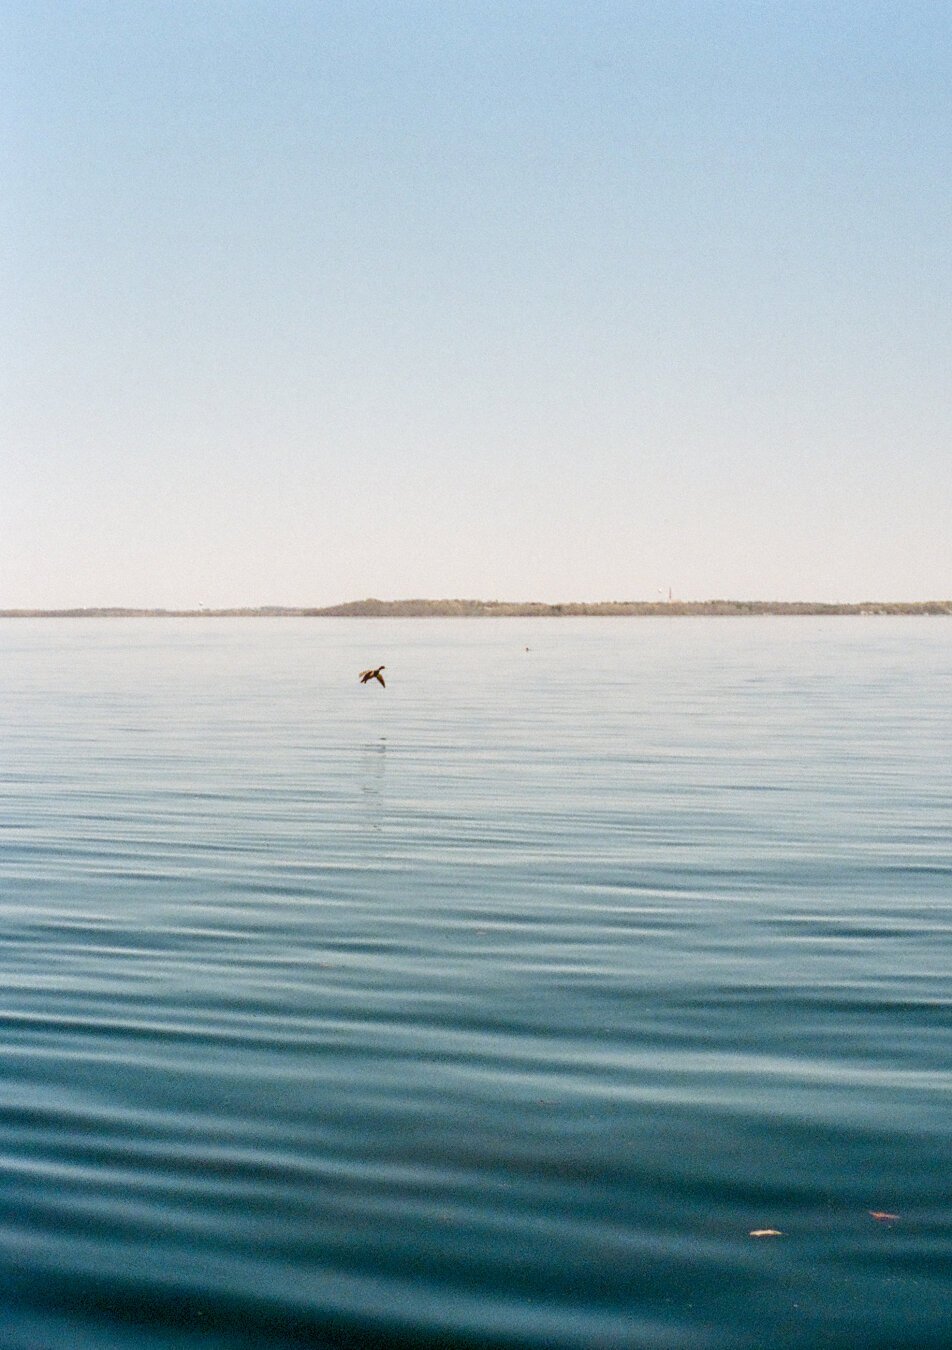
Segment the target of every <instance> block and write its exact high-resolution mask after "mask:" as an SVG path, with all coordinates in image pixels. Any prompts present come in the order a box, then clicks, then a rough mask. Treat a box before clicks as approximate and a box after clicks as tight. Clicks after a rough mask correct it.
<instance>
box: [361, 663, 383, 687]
mask: <svg viewBox="0 0 952 1350" xmlns="http://www.w3.org/2000/svg"><path fill="white" fill-rule="evenodd" d="M386 669H387V667H386V666H378V667H377V669H376V670H362V671H361V672H360V683H361V684H366V683H367V681H368V680H379V681H380V683H381V684H382V685H383V687H384V689H386V687H387V683H386V681H385V680H384V678H383V676H382V675H381V673H380V672H381V671H382V670H386Z"/></svg>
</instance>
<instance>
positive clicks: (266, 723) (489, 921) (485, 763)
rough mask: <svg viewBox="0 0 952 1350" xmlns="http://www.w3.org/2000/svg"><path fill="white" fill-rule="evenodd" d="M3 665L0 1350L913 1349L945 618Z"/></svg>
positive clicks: (40, 639)
mask: <svg viewBox="0 0 952 1350" xmlns="http://www.w3.org/2000/svg"><path fill="white" fill-rule="evenodd" d="M526 646H529V648H530V649H531V650H530V651H526V650H525V647H526ZM0 649H2V650H0V655H2V660H0V737H2V758H0V787H2V813H0V917H2V923H0V977H2V978H0V1027H2V1036H0V1345H2V1347H3V1350H146V1348H148V1350H159V1348H161V1350H166V1348H169V1350H171V1347H183V1348H184V1347H193V1346H195V1347H203V1350H204V1348H205V1347H209V1348H212V1347H214V1348H215V1350H225V1348H229V1350H230V1348H231V1347H248V1350H252V1348H253V1350H258V1348H259V1347H276V1348H278V1350H282V1348H283V1347H292V1346H328V1347H353V1348H355V1350H380V1348H381V1347H386V1348H389V1347H397V1346H400V1347H404V1346H406V1347H411V1346H413V1347H415V1346H421V1347H423V1346H453V1347H456V1346H459V1347H466V1346H497V1345H498V1346H525V1347H538V1348H539V1350H542V1348H545V1350H549V1347H553V1348H558V1347H578V1348H579V1350H597V1348H599V1347H626V1348H628V1347H630V1348H632V1350H637V1348H639V1347H648V1348H653V1347H679V1350H694V1347H700V1348H702V1350H703V1348H706V1347H741V1348H745V1347H755V1346H757V1347H760V1346H771V1347H815V1346H828V1345H829V1346H844V1347H846V1346H855V1347H857V1348H862V1350H868V1348H870V1347H877V1348H878V1347H881V1348H882V1350H886V1347H888V1348H889V1350H896V1348H897V1347H936V1348H937V1350H938V1348H939V1347H941V1350H948V1347H949V1346H952V1148H950V1145H952V1034H950V1030H952V1028H950V1024H952V1015H950V1014H952V987H950V973H952V915H950V902H952V756H950V749H952V735H950V733H952V621H946V620H943V619H931V620H920V619H910V618H906V619H898V620H894V619H885V618H874V619H847V618H838V619H825V620H824V619H792V620H791V619H787V620H784V619H763V618H761V619H754V620H737V619H721V620H716V619H715V620H711V619H698V620H691V619H679V620H646V619H643V620H607V621H603V620H596V619H587V620H536V621H534V622H532V621H527V622H524V621H520V620H503V621H489V620H468V621H467V620H462V621H453V620H429V621H425V622H414V621H403V622H393V621H379V620H378V621H356V620H350V621H348V620H342V621H330V620H319V621H313V620H312V621H307V620H303V621H301V620H276V621H257V622H255V621H244V622H242V621H221V620H207V621H201V620H193V621H187V620H186V621H167V622H166V621H159V620H153V621H148V620H146V621H135V620H131V621H111V622H110V621H88V622H87V621H47V622H45V623H44V622H36V623H34V622H29V621H6V622H4V623H2V624H0ZM381 661H383V662H385V663H386V666H387V671H386V674H387V676H388V677H389V679H388V688H387V689H386V690H383V689H380V688H379V687H378V686H376V685H375V686H373V687H368V688H361V687H360V686H359V685H358V684H357V683H356V679H355V677H356V673H357V672H358V671H359V670H360V669H361V668H362V667H364V666H366V665H371V664H373V665H376V664H378V663H379V662H381ZM870 1210H877V1211H889V1212H890V1213H894V1214H897V1215H898V1216H899V1218H898V1220H897V1221H895V1222H877V1221H876V1220H874V1219H873V1218H871V1217H870V1214H869V1211H870ZM758 1228H777V1229H780V1230H782V1232H783V1234H784V1236H782V1237H777V1238H772V1239H771V1238H767V1239H753V1238H751V1237H749V1236H748V1234H749V1232H750V1230H751V1229H758Z"/></svg>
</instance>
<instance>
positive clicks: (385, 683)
mask: <svg viewBox="0 0 952 1350" xmlns="http://www.w3.org/2000/svg"><path fill="white" fill-rule="evenodd" d="M374 679H375V680H379V681H380V683H381V684H382V685H383V687H384V689H386V687H387V681H386V680H385V679H384V677H383V676H382V675H381V673H380V671H379V670H375V671H374Z"/></svg>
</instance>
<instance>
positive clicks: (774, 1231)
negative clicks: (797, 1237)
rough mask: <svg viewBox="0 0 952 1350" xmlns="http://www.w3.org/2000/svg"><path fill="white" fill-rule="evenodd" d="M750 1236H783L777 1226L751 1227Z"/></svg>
mask: <svg viewBox="0 0 952 1350" xmlns="http://www.w3.org/2000/svg"><path fill="white" fill-rule="evenodd" d="M750 1236H751V1237H783V1233H782V1231H781V1230H780V1229H779V1228H752V1229H751V1230H750Z"/></svg>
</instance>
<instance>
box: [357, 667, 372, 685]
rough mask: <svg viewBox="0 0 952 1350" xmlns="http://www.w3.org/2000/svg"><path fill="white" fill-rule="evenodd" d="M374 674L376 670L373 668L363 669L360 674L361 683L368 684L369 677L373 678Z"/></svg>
mask: <svg viewBox="0 0 952 1350" xmlns="http://www.w3.org/2000/svg"><path fill="white" fill-rule="evenodd" d="M373 674H374V672H373V671H372V670H362V671H361V672H360V676H359V679H360V683H361V684H366V683H367V681H368V680H369V679H372V678H373Z"/></svg>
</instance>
